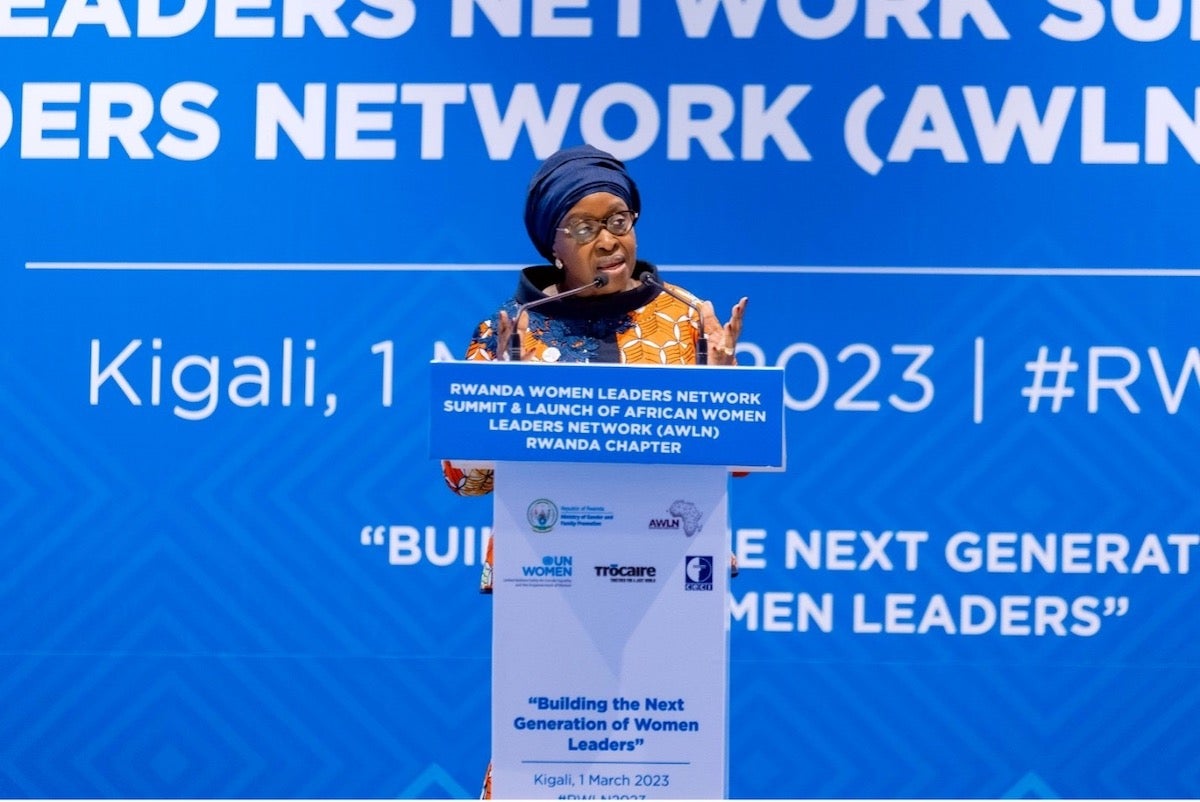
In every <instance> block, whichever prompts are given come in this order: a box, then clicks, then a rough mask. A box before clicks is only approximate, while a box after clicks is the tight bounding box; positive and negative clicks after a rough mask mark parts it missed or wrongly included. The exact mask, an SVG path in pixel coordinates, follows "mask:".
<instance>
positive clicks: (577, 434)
mask: <svg viewBox="0 0 1200 802" xmlns="http://www.w3.org/2000/svg"><path fill="white" fill-rule="evenodd" d="M431 397H432V414H431V426H430V451H431V455H432V456H435V457H437V458H447V459H452V460H454V461H455V462H457V463H464V462H465V463H472V462H474V463H477V464H478V463H487V464H491V465H494V467H495V471H496V474H495V493H494V521H493V528H492V531H493V536H494V538H495V548H494V553H495V565H494V573H493V582H492V584H493V605H494V608H493V646H492V717H491V736H492V740H491V742H492V755H491V757H492V791H493V796H494V797H495V798H497V799H504V798H521V799H537V798H546V799H603V798H610V799H614V798H643V799H680V798H692V799H699V798H723V797H725V796H726V795H727V793H726V791H727V758H726V755H727V749H726V740H727V706H728V661H729V643H728V640H729V638H728V598H729V595H728V582H729V573H730V554H731V552H730V534H729V532H730V530H729V525H728V515H727V504H728V502H727V499H728V483H729V472H730V470H738V471H771V470H776V471H777V470H783V468H784V459H785V456H784V440H783V419H784V414H783V413H784V410H783V371H782V369H780V368H747V367H734V368H718V367H690V366H689V367H657V366H645V365H592V364H562V365H555V364H546V363H521V362H435V363H433V365H432V393H431Z"/></svg>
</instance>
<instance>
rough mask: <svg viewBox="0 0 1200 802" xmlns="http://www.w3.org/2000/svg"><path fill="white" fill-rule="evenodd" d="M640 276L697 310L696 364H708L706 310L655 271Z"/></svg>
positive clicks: (645, 281)
mask: <svg viewBox="0 0 1200 802" xmlns="http://www.w3.org/2000/svg"><path fill="white" fill-rule="evenodd" d="M638 278H640V279H641V280H642V283H643V284H649V285H650V286H651V287H654V288H655V289H657V290H662V291H663V292H665V293H666V294H667V295H670V296H671V297H672V298H674V299H675V300H676V301H680V302H682V303H685V304H687V305H688V306H690V307H691V308H692V309H695V310H696V314H697V315H699V316H700V336H699V337H697V338H696V364H697V365H707V364H708V335H707V334H705V333H704V310H703V309H702V308H700V304H699V303H696V302H695V301H690V300H688V299H687V298H685V297H684V296H682V295H680V294H679V293H677V292H675V291H674V290H672V289H671V288H670V287H668V286H667V285H666V284H664V283H663V282H662V280H661V279H659V277H658V276H656V275H654V274H653V273H643V274H642V275H641V276H638Z"/></svg>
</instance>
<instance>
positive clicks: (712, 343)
mask: <svg viewBox="0 0 1200 802" xmlns="http://www.w3.org/2000/svg"><path fill="white" fill-rule="evenodd" d="M747 300H748V299H747V298H745V297H743V298H742V299H741V300H740V301H738V302H737V303H736V304H734V305H733V310H732V311H731V312H730V313H729V322H728V323H726V324H725V325H724V326H722V325H721V323H720V321H719V319H718V318H717V310H716V309H714V308H713V305H712V301H705V302H704V333H705V334H706V335H707V336H708V364H710V365H736V364H737V360H736V359H735V358H734V355H733V352H734V349H735V348H736V347H737V341H738V337H740V336H742V317H743V315H745V313H746V301H747Z"/></svg>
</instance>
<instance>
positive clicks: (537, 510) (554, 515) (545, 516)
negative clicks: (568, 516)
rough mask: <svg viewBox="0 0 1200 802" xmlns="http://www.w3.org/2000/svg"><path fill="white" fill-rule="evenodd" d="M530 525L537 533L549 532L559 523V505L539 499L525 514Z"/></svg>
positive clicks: (548, 500)
mask: <svg viewBox="0 0 1200 802" xmlns="http://www.w3.org/2000/svg"><path fill="white" fill-rule="evenodd" d="M525 517H526V518H527V519H528V520H529V525H530V526H531V527H533V531H535V532H549V531H550V530H551V529H553V528H554V525H555V524H557V523H558V505H557V504H555V503H554V502H553V501H551V500H550V499H545V498H539V499H538V500H537V501H534V502H533V503H532V504H530V505H529V509H528V510H527V511H526V512H525Z"/></svg>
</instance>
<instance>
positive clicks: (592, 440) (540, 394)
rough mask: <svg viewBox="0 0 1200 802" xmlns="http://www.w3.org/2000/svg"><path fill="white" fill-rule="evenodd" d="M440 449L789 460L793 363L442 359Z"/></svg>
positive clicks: (433, 433)
mask: <svg viewBox="0 0 1200 802" xmlns="http://www.w3.org/2000/svg"><path fill="white" fill-rule="evenodd" d="M431 377H432V390H431V391H432V404H431V405H430V414H431V418H432V419H431V422H430V443H431V456H434V457H436V458H439V459H440V458H447V459H459V460H495V461H501V460H512V461H521V462H589V463H593V462H609V463H638V464H652V465H721V466H724V467H733V468H745V469H748V470H780V469H782V468H783V465H784V447H783V436H782V431H783V411H784V410H783V370H782V369H781V368H751V367H732V368H718V367H683V366H680V367H656V366H645V365H590V364H564V365H549V364H543V363H521V362H434V363H433V365H432V371H431Z"/></svg>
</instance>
